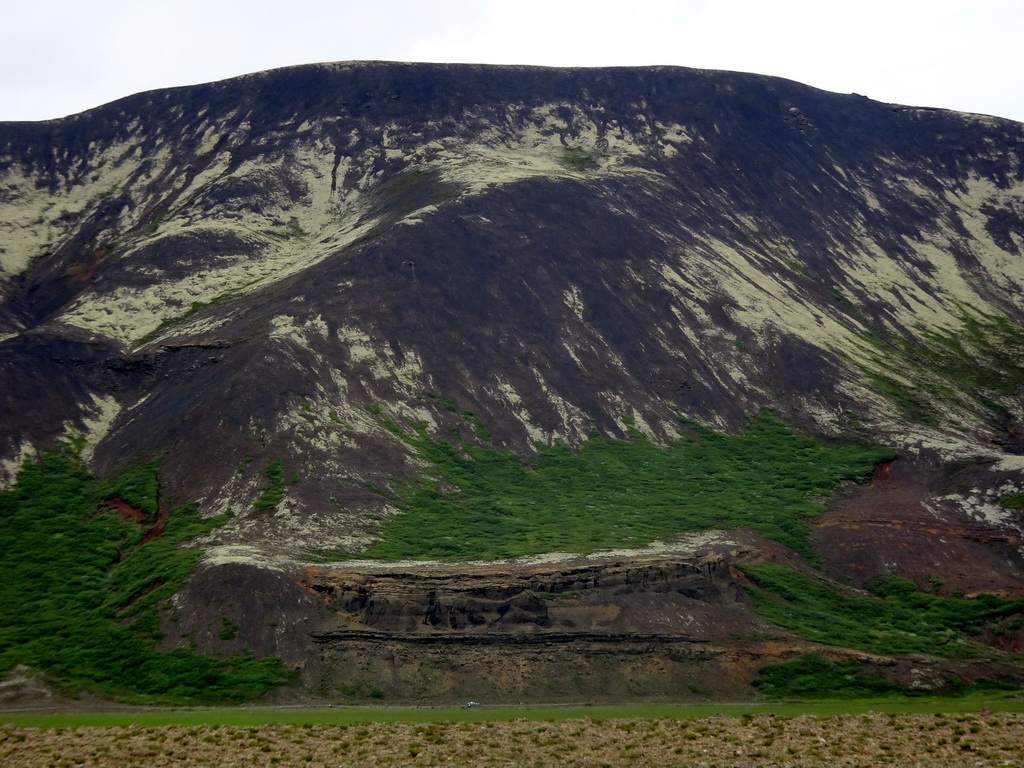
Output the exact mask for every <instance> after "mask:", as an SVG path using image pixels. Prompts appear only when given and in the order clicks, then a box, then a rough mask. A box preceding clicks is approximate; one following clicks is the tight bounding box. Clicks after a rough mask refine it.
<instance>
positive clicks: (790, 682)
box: [754, 653, 1019, 699]
mask: <svg viewBox="0 0 1024 768" xmlns="http://www.w3.org/2000/svg"><path fill="white" fill-rule="evenodd" d="M754 687H755V688H757V689H758V690H760V691H761V693H763V694H765V695H766V696H768V697H771V698H776V699H781V698H817V699H864V698H869V697H876V696H920V697H925V696H934V695H935V692H934V691H933V692H926V691H919V690H911V689H909V688H906V687H904V686H902V685H898V684H896V683H892V682H889V681H888V680H886V679H885V678H884V677H883V676H882V672H881V670H880V669H879V668H877V667H874V666H872V665H869V664H865V663H862V662H859V661H855V660H852V659H851V660H849V661H828V660H827V659H824V658H822V657H821V656H820V655H819V654H817V653H807V654H804V655H803V656H801V657H800V658H797V659H793V660H792V661H784V662H781V663H779V664H769V665H767V666H765V667H762V668H761V669H760V670H758V678H757V679H756V680H755V681H754ZM1018 689H1019V686H1018V685H1015V684H1013V683H1005V682H999V681H997V680H988V679H985V678H980V679H978V680H976V681H974V682H973V683H965V682H963V681H962V680H959V679H955V678H949V679H947V680H946V682H945V685H944V686H943V687H942V689H941V691H939V692H940V693H944V694H946V695H954V696H963V695H966V694H978V693H989V694H991V693H993V692H995V691H1015V690H1018Z"/></svg>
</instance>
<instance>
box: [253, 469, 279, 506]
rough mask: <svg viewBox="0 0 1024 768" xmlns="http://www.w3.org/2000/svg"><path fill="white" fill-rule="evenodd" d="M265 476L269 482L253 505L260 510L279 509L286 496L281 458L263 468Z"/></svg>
mask: <svg viewBox="0 0 1024 768" xmlns="http://www.w3.org/2000/svg"><path fill="white" fill-rule="evenodd" d="M263 476H264V477H265V478H267V484H266V485H265V486H264V487H263V492H262V493H261V494H260V497H259V498H258V499H257V500H256V503H255V504H253V505H252V508H253V509H255V510H257V511H260V512H268V511H271V510H275V509H277V505H278V504H280V503H281V500H282V499H283V498H284V492H285V485H284V465H283V464H282V463H281V460H280V459H274V460H273V461H272V462H270V463H269V464H268V465H267V468H266V469H265V470H263Z"/></svg>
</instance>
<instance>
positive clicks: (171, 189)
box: [0, 62, 1024, 700]
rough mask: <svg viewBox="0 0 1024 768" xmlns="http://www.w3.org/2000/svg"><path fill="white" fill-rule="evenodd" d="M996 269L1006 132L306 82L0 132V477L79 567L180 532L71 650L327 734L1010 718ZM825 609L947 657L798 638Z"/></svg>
mask: <svg viewBox="0 0 1024 768" xmlns="http://www.w3.org/2000/svg"><path fill="white" fill-rule="evenodd" d="M1022 249H1024V125H1022V124H1020V123H1016V122H1012V121H1008V120H1002V119H998V118H994V117H987V116H981V115H971V114H963V113H957V112H951V111H945V110H936V109H927V108H917V107H906V106H899V105H891V104H882V103H878V102H874V101H872V100H870V99H867V98H865V97H862V96H858V95H856V94H851V95H840V94H834V93H828V92H824V91H820V90H816V89H813V88H810V87H807V86H804V85H800V84H798V83H794V82H790V81H786V80H780V79H775V78H769V77H763V76H757V75H748V74H738V73H728V72H717V71H704V70H693V69H683V68H673V67H654V68H609V69H548V68H536V67H492V66H471V65H434V64H395V63H380V62H369V63H343V64H324V65H315V66H304V67H296V68H290V69H282V70H275V71H271V72H264V73H258V74H254V75H249V76H246V77H241V78H237V79H233V80H228V81H223V82H218V83H212V84H208V85H200V86H191V87H186V88H178V89H170V90H162V91H154V92H150V93H143V94H139V95H136V96H132V97H129V98H126V99H123V100H120V101H117V102H114V103H112V104H108V105H106V106H102V107H99V108H97V109H94V110H90V111H88V112H85V113H82V114H79V115H74V116H71V117H68V118H65V119H62V120H56V121H47V122H40V123H4V124H0V296H2V304H0V307H2V308H0V382H2V391H3V416H4V417H3V419H2V421H0V458H2V460H3V464H2V467H0V470H2V474H3V476H4V482H5V483H6V484H7V486H8V487H9V488H12V489H13V490H12V491H11V493H14V492H15V491H16V489H17V485H16V483H17V482H18V480H17V478H18V475H19V470H20V468H22V467H24V466H29V465H30V466H38V465H37V464H36V463H34V462H35V459H34V457H36V456H37V455H40V453H41V452H43V453H45V452H58V453H60V452H63V455H64V456H73V459H74V462H78V464H79V465H80V466H81V467H83V468H86V469H88V471H89V472H90V473H91V474H92V475H93V476H94V477H96V478H101V479H102V482H100V481H96V482H95V483H94V484H93V485H92V486H90V488H91V489H92V490H90V491H89V492H88V493H89V494H91V495H90V496H89V498H90V499H91V501H90V503H92V504H94V505H95V506H94V507H91V509H94V510H96V511H95V514H96V515H99V516H103V515H107V516H113V517H114V518H118V519H120V520H121V521H122V522H123V523H124V524H125V525H129V527H132V526H134V527H133V530H134V531H135V532H136V534H137V535H136V536H135V538H131V536H128V535H127V534H125V536H126V537H127V538H124V539H123V540H120V539H119V540H118V541H119V543H118V544H117V546H116V547H114V548H113V550H112V551H113V552H115V554H114V555H113V556H109V555H108V556H107V561H105V562H106V563H107V565H105V566H104V567H106V568H120V567H121V566H122V565H125V567H127V564H130V563H133V562H142V561H143V559H144V557H149V555H144V553H145V552H149V551H150V549H152V548H153V547H155V546H158V545H159V543H160V542H161V541H163V542H164V543H165V544H166V543H167V542H170V541H171V533H170V532H171V531H174V530H177V531H180V532H182V533H181V536H184V531H185V527H182V526H184V523H180V522H179V521H180V520H185V519H186V518H187V519H188V520H191V521H193V522H190V523H188V525H190V526H194V527H195V528H194V530H193V528H189V529H188V530H190V531H192V534H197V533H200V532H201V535H199V536H198V538H195V537H193V538H191V539H189V540H190V541H192V542H193V544H192V546H193V547H199V548H201V550H202V552H203V554H202V556H201V558H199V559H198V562H197V563H196V562H195V561H194V560H193V561H190V562H191V563H192V566H194V567H195V570H194V571H191V575H188V576H187V579H186V578H185V573H186V572H182V573H181V574H178V575H177V576H175V577H174V578H172V577H171V576H169V575H167V576H162V575H161V576H159V577H157V576H152V578H151V580H150V582H145V581H142V582H139V583H138V585H137V587H138V588H137V589H134V591H133V590H129V589H127V587H125V588H124V590H125V591H124V592H123V594H122V595H121V597H119V598H117V599H116V600H114V599H113V598H109V597H108V598H105V600H106V602H103V605H104V606H106V608H105V609H104V610H107V612H108V617H110V616H113V617H119V620H120V621H121V623H122V624H124V625H129V624H131V623H132V621H133V616H134V615H135V614H133V611H134V610H136V609H135V608H132V606H134V605H136V601H139V600H140V599H141V598H146V599H147V600H149V598H152V603H153V605H152V606H150V608H147V610H150V609H152V611H153V612H154V613H152V615H151V619H152V621H153V622H155V623H153V624H152V626H151V627H150V628H149V629H148V630H147V632H148V633H149V634H148V635H147V636H149V637H151V638H153V639H154V640H159V642H160V643H161V647H163V648H165V649H171V648H177V647H186V646H187V647H192V648H194V649H196V650H198V651H200V652H202V653H205V654H210V655H213V656H218V657H225V656H230V655H231V654H233V653H237V652H240V651H243V650H248V651H252V652H254V653H255V655H256V656H257V657H261V656H264V655H266V654H277V655H279V656H281V657H282V658H283V660H284V662H285V663H286V664H288V665H290V666H291V667H293V668H294V669H297V670H299V671H300V677H301V679H302V680H303V682H304V683H305V685H306V687H307V688H308V689H310V690H313V691H316V692H318V693H319V694H320V695H324V696H328V697H331V696H333V697H337V696H339V695H342V694H345V693H346V692H347V693H348V695H358V693H359V692H362V693H364V694H367V693H368V692H373V693H375V694H377V693H379V694H380V695H383V696H388V697H392V698H393V699H396V700H398V699H416V698H424V699H437V700H439V699H443V698H445V697H448V698H454V699H458V698H459V697H462V696H463V695H464V694H465V695H467V696H468V695H469V694H472V696H475V697H484V696H490V697H491V698H505V699H508V698H516V697H518V698H523V699H543V698H560V697H565V698H572V697H574V696H575V697H594V696H601V695H607V696H617V697H622V696H642V695H663V696H676V697H679V696H685V695H698V694H697V693H695V692H697V691H699V692H701V693H700V695H704V694H705V693H706V694H708V695H730V696H738V695H748V694H749V693H750V691H751V690H752V689H751V688H750V687H749V684H750V682H751V680H753V679H754V678H755V677H756V675H757V670H758V668H760V667H761V666H762V665H763V664H766V663H770V662H785V661H787V660H791V659H793V658H795V657H797V656H799V655H800V654H803V653H805V652H807V651H816V652H819V653H822V654H824V655H825V657H827V659H828V660H831V661H830V663H835V664H846V663H854V662H856V663H857V664H868V665H869V666H872V665H873V666H872V668H877V669H881V670H883V672H885V674H887V675H888V677H889V678H890V679H891V681H896V682H901V684H909V683H908V681H911V682H913V681H915V680H916V681H918V682H920V680H923V679H926V678H927V679H928V680H933V681H934V680H938V681H939V682H938V683H935V684H936V685H941V684H942V682H941V681H942V680H943V679H944V678H945V677H948V676H949V675H954V676H956V675H959V676H960V677H961V678H962V679H963V680H965V681H967V682H970V681H971V680H974V679H976V678H979V677H992V676H993V675H995V676H997V677H998V676H1000V675H1001V676H1003V677H1004V678H1005V679H1007V680H1016V681H1020V680H1021V679H1024V678H1022V675H1021V670H1020V668H1019V667H1018V666H1017V665H1016V662H1014V661H1013V658H1012V655H1013V654H1017V655H1019V654H1021V653H1022V651H1024V629H1022V627H1024V621H1021V620H1020V616H1021V613H1020V611H1021V604H1020V603H1018V602H1017V601H1018V600H1020V599H1021V598H1024V561H1022V558H1021V534H1022V525H1024V517H1022V512H1021V509H1022V508H1024V363H1022V360H1024V303H1022V301H1021V296H1022V293H1024V253H1022ZM26 461H27V462H28V465H26V464H25V462H26ZM53 466H54V467H56V466H57V465H56V464H54V465H53ZM60 466H61V467H64V465H63V464H61V465H60ZM53 471H55V472H56V471H57V470H56V469H54V470H53ZM60 471H65V470H63V469H62V470H60ZM68 471H71V470H68ZM22 473H24V470H22ZM83 482H84V481H83ZM83 487H84V486H83ZM81 493H82V494H84V493H85V491H82V492H81ZM11 498H13V497H11ZM82 498H84V496H82ZM13 503H14V502H11V504H13ZM185 505H191V506H185ZM228 512H229V513H230V515H229V516H228V517H220V516H221V515H223V514H224V513H228ZM40 514H42V513H40ZM83 514H84V513H83ZM90 514H93V513H90ZM12 519H13V518H12ZM202 521H206V522H205V523H203V522H202ZM200 529H201V531H200ZM192 534H190V535H192ZM12 535H15V534H12ZM48 535H51V534H48ZM52 535H58V534H57V533H54V534H52ZM119 535H120V534H119ZM178 540H179V539H174V541H178ZM181 540H184V539H183V538H182V539H181ZM154 542H155V543H154ZM176 546H177V545H176V544H175V545H173V546H172V545H170V544H168V545H167V546H166V547H165V549H166V550H167V552H169V553H171V554H167V557H172V555H173V556H174V557H176V556H177V554H175V553H177V550H176V549H175V547H176ZM147 548H149V549H147ZM172 550H173V551H172ZM187 551H188V552H192V553H193V555H195V556H196V557H198V551H197V550H187ZM560 552H561V553H564V554H558V553H560ZM363 553H365V554H363ZM165 554H166V553H165ZM366 556H372V557H373V558H374V559H371V560H366V559H365V557H366ZM153 557H155V556H153ZM353 557H356V559H352V558H353ZM511 557H518V558H520V559H518V560H509V559H508V558H511ZM523 558H525V559H523ZM424 560H426V561H430V563H433V564H430V563H424V562H421V561H424ZM168 562H170V561H169V560H168ZM175 562H177V561H175ZM396 562H397V564H395V563H396ZM389 563H390V564H389ZM192 566H190V567H192ZM18 567H19V566H18V563H17V562H14V563H13V565H11V568H12V569H15V570H16V569H17V568H18ZM169 567H170V566H168V568H169ZM175 567H178V566H175ZM779 568H782V569H783V570H781V571H780V570H778V569H779ZM136 570H146V569H145V568H142V566H138V567H137V568H136ZM12 572H14V571H12ZM152 573H154V574H158V573H159V574H162V573H163V571H159V570H158V569H157V570H153V571H152ZM168 573H170V571H168ZM175 573H178V572H177V571H175ZM124 578H126V579H127V577H124ZM172 587H173V589H172ZM179 588H180V591H178V592H177V594H176V595H175V596H174V597H173V598H171V597H169V594H170V592H173V591H175V590H178V589H179ZM25 589H26V590H27V593H28V594H30V593H31V592H32V588H31V586H29V587H26V588H25ZM161 590H163V591H161ZM815 590H818V591H815ZM821 590H825V591H826V592H827V595H828V597H827V599H826V598H825V597H822V595H823V594H825V593H824V592H821ZM868 590H870V591H868ZM165 592H167V594H165ZM75 594H78V593H75ZM812 594H814V595H817V597H815V598H814V600H818V601H819V603H814V601H813V600H811V597H810V595H812ZM800 595H802V596H803V597H799V596H800ZM979 595H985V596H986V597H984V598H982V597H978V596H979ZM147 596H149V597H147ZM157 597H159V598H160V599H159V600H157V599H156V598H157ZM965 598H966V599H965ZM19 599H20V598H19ZM69 599H72V600H77V599H78V598H69ZM803 599H806V600H807V601H810V602H806V603H805V607H807V609H808V610H809V611H810V614H809V615H813V613H814V610H811V609H812V608H815V606H816V610H817V611H818V616H819V619H818V622H817V624H815V622H814V621H812V620H811V619H808V620H807V622H804V623H801V622H799V621H796V620H795V619H793V618H792V616H791V617H790V618H789V619H786V618H784V617H781V615H780V614H779V613H778V611H777V610H775V609H776V608H777V607H778V606H779V605H787V604H788V605H791V606H796V605H798V604H800V600H803ZM112 600H113V602H111V601H112ZM820 601H825V602H826V603H828V608H827V609H826V607H824V603H821V602H820ZM851 601H853V602H851ZM857 601H866V602H865V603H864V604H863V605H866V606H868V607H867V608H865V609H864V610H867V611H869V612H870V611H875V610H876V609H878V610H881V608H880V606H881V607H882V608H885V610H889V607H892V609H893V610H896V608H895V607H894V606H897V605H899V606H903V607H904V608H906V607H907V606H910V609H912V610H911V612H912V613H913V612H916V615H919V616H923V615H926V614H927V615H929V616H937V615H938V614H939V613H942V612H943V611H947V609H948V611H947V613H948V615H947V613H942V616H943V617H945V618H943V619H941V621H940V620H938V619H936V621H938V624H937V625H936V626H937V627H938V629H935V628H934V627H933V629H935V632H938V633H939V634H934V633H932V634H929V632H931V630H929V631H925V630H923V629H921V628H920V627H917V628H916V629H914V628H904V629H899V630H891V631H890V630H884V632H890V634H891V633H892V632H895V633H896V634H898V635H899V637H900V638H901V639H900V641H899V642H895V641H894V642H893V643H892V644H889V645H886V644H884V643H879V642H876V640H871V639H870V638H867V639H866V638H859V636H856V631H855V628H853V627H850V628H848V632H846V634H843V632H840V631H834V632H832V633H831V634H830V631H831V630H835V627H837V626H839V624H835V623H833V625H832V626H831V627H826V626H825V625H827V624H829V623H830V622H832V621H833V619H832V618H828V617H830V616H831V617H833V618H834V617H835V616H841V615H842V614H843V612H844V611H848V610H855V608H854V606H862V604H861V603H860V602H857ZM979 601H981V602H979ZM143 602H145V601H143ZM887 606H888V607H887ZM950 606H953V607H950ZM979 606H980V607H981V608H984V609H985V610H983V611H982V612H981V613H977V614H976V613H971V612H972V611H975V609H978V608H979ZM862 607H863V606H862ZM954 608H955V610H954ZM910 609H908V610H910ZM961 609H963V611H964V613H957V611H961ZM794 610H795V609H794ZM856 610H860V608H856ZM111 611H112V613H111ZM773 611H775V612H773ZM829 611H834V612H835V613H834V614H833V613H829ZM985 611H988V612H987V613H986V612H985ZM882 613H884V616H883V615H882V614H878V616H879V617H880V618H878V621H879V622H880V624H879V626H883V625H884V626H888V627H890V628H891V627H892V626H893V622H894V621H896V619H893V618H892V616H890V615H889V614H888V613H885V612H884V611H883V612H882ZM968 613H969V614H970V616H971V617H973V618H966V617H967V614H968ZM954 614H955V615H956V617H958V618H955V619H954V618H951V617H952V616H953V615H954ZM836 621H838V619H836ZM864 622H866V623H865V624H864V625H865V626H867V624H870V622H867V620H866V619H865V620H864ZM862 623H863V622H862ZM897 623H898V622H897ZM157 624H159V630H156V629H154V627H156V626H157ZM940 625H941V626H940ZM147 626H149V625H147ZM899 626H901V627H902V626H903V625H899ZM815 627H817V629H815ZM844 631H845V630H844ZM878 632H883V630H881V629H879V630H878ZM943 633H945V634H943ZM876 634H877V633H876ZM954 637H955V638H957V639H956V640H955V641H952V645H950V642H951V638H954ZM16 646H17V643H16V642H15V641H11V643H10V648H15V647H16ZM952 648H956V649H957V651H956V653H947V651H950V649H952ZM912 654H918V656H913V655H912ZM920 654H926V655H925V656H920ZM1007 654H1010V655H1007ZM9 656H10V662H9V664H8V666H11V667H13V665H14V664H15V663H22V661H23V660H21V659H19V658H15V657H17V653H16V652H15V651H13V650H11V651H10V653H9ZM5 658H6V657H5ZM40 658H43V656H40ZM908 659H911V661H908ZM913 659H916V661H914V660H913ZM921 659H925V660H921ZM950 659H960V660H959V661H955V662H954V661H951V660H950ZM964 659H967V660H964ZM24 663H30V662H24ZM951 665H952V666H951ZM958 665H959V666H958ZM460 668H461V669H462V671H461V672H459V671H458V670H459V669H460ZM922 670H924V671H922ZM710 681H718V682H710ZM921 685H925V683H921ZM928 685H931V684H930V683H929V684H928ZM933 687H934V686H933Z"/></svg>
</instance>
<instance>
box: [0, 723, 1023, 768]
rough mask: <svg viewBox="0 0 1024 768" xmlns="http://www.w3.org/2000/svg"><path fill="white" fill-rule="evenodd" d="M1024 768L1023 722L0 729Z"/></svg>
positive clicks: (319, 759) (499, 753) (489, 757)
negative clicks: (1014, 767)
mask: <svg viewBox="0 0 1024 768" xmlns="http://www.w3.org/2000/svg"><path fill="white" fill-rule="evenodd" d="M392 765H393V766H398V765H403V766H404V765H418V766H447V765H453V766H537V767H538V768H541V767H543V766H588V767H594V768H599V767H600V766H609V767H611V766H615V767H616V768H617V767H618V766H659V768H661V767H663V766H687V767H688V768H689V767H690V766H693V767H694V768H696V767H697V766H702V767H705V768H710V767H711V766H717V767H719V768H726V767H732V766H737V767H739V768H753V766H758V767H765V768H767V767H768V766H775V767H778V768H781V767H782V766H793V767H794V768H796V767H797V766H824V765H828V766H831V767H834V768H840V767H842V768H847V767H852V766H875V765H898V766H1018V767H1021V766H1024V714H1016V713H1013V714H1011V713H1001V712H999V713H996V712H993V713H987V712H982V713H980V714H961V715H885V714H877V713H868V714H865V715H846V716H841V717H812V716H801V717H792V718H789V717H780V716H773V715H763V714H762V715H753V716H743V717H725V716H716V717H712V718H706V719H703V720H670V719H649V720H648V719H643V720H640V719H638V720H604V721H601V720H594V719H589V720H563V721H558V722H529V721H525V720H514V721H511V722H493V723H433V724H412V723H372V724H358V725H336V726H335V725H314V726H300V725H269V726H260V727H229V726H162V727H153V728H148V727H139V726H129V727H127V728H103V727H80V728H65V729H50V730H44V729H36V728H18V727H14V726H2V727H0V766H3V768H29V767H31V768H73V767H74V768H77V767H78V766H111V767H113V766H117V768H128V767H130V766H140V767H141V766H146V767H147V768H161V767H162V766H217V767H218V768H234V767H235V766H238V767H241V768H254V767H255V766H280V768H286V767H287V768H292V767H293V766H296V767H297V766H301V767H303V768H309V767H310V766H316V768H321V766H328V767H329V768H339V766H345V768H357V767H359V766H392Z"/></svg>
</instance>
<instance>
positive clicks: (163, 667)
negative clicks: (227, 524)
mask: <svg viewBox="0 0 1024 768" xmlns="http://www.w3.org/2000/svg"><path fill="white" fill-rule="evenodd" d="M157 465H158V462H150V463H148V464H146V465H143V466H141V467H135V468H133V469H131V470H129V471H128V472H127V473H125V474H124V475H122V476H120V477H118V478H114V479H113V480H111V481H109V482H101V483H99V484H95V483H93V479H92V478H91V477H90V475H89V474H88V473H87V472H86V471H85V470H84V469H83V468H82V467H81V465H80V464H79V462H78V461H77V459H76V458H75V457H74V456H72V455H67V454H63V455H62V454H44V455H43V456H42V457H41V458H40V460H39V462H38V463H32V462H26V463H25V465H24V466H23V467H22V469H21V472H20V474H19V476H18V481H17V484H16V485H15V486H14V487H13V488H11V489H10V490H8V491H6V492H4V493H0V541H3V542H4V543H5V546H4V548H3V550H2V552H0V675H2V674H5V673H6V672H7V671H9V670H10V669H11V668H12V667H14V666H15V665H17V664H26V665H28V666H30V667H33V668H36V669H39V670H42V671H45V672H47V673H49V674H51V675H53V676H55V677H56V678H58V679H59V680H61V681H62V682H64V683H65V684H67V685H68V686H69V687H71V688H90V689H93V690H97V691H100V692H103V693H106V694H110V695H115V696H119V697H129V698H155V699H160V700H167V701H244V700H247V699H250V698H252V697H254V696H256V695H259V694H261V693H263V692H264V691H266V690H267V689H268V688H269V687H271V686H273V685H276V684H280V683H281V682H284V681H285V680H286V679H287V677H288V674H287V671H286V670H285V669H284V668H283V667H282V665H281V662H280V660H279V659H276V658H266V659H261V660H259V661H257V660H254V659H252V658H251V657H249V656H243V657H239V658H235V659H232V660H230V661H225V660H220V659H211V658H207V657H204V656H200V655H198V654H196V653H195V652H193V651H191V650H185V649H180V650H175V651H170V652H166V651H157V650H156V649H155V644H156V641H157V640H159V637H160V633H159V624H160V615H159V609H160V605H161V603H162V602H163V601H165V600H166V598H168V597H170V596H171V595H173V594H174V593H175V592H177V591H178V590H179V589H180V588H181V585H182V584H183V583H184V580H185V578H186V577H187V576H188V574H189V573H190V572H191V570H192V568H193V567H194V566H195V563H196V560H197V559H198V557H199V555H200V553H199V552H198V551H197V550H188V549H182V548H181V547H180V546H179V545H180V543H181V542H183V541H185V540H187V539H189V538H191V537H193V536H196V535H198V534H200V533H204V532H206V531H208V530H210V529H211V528H213V527H215V526H217V525H220V524H222V523H223V522H224V521H225V520H226V518H224V517H220V518H214V519H211V520H200V519H199V518H198V517H197V516H196V515H195V511H194V509H193V508H192V507H190V506H186V507H181V508H178V509H176V510H174V511H173V512H171V514H170V516H169V518H168V520H167V521H166V529H165V530H164V532H163V533H161V534H160V535H158V536H156V537H155V538H152V539H151V540H150V541H147V542H146V543H144V544H143V543H142V540H143V534H142V531H140V530H139V529H138V528H137V527H136V526H135V525H134V524H133V523H131V522H127V521H123V520H120V519H118V517H117V515H116V514H114V513H113V512H112V511H110V510H109V509H104V507H103V505H102V504H101V503H97V502H96V501H94V500H95V499H97V498H99V499H102V498H103V497H105V496H108V494H109V496H108V497H113V496H120V497H121V498H123V499H125V500H126V501H128V500H129V498H131V499H133V500H134V503H139V505H140V506H142V507H143V508H144V509H145V505H144V504H143V503H142V502H146V501H147V499H149V498H150V495H149V494H150V491H152V499H153V500H154V506H153V511H154V512H155V509H156V508H155V489H156V468H157ZM147 473H148V475H147Z"/></svg>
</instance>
